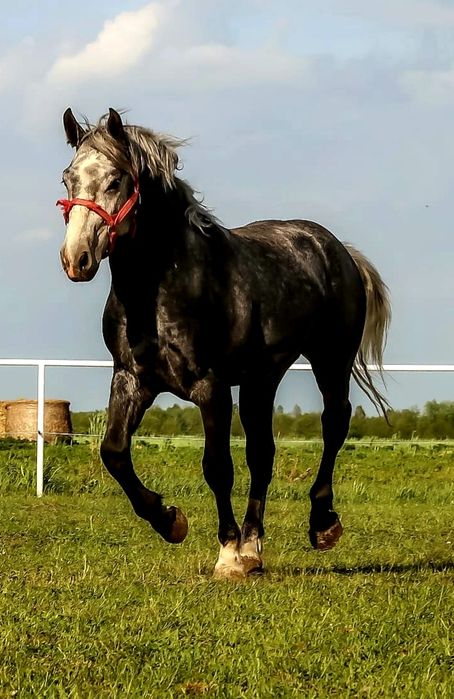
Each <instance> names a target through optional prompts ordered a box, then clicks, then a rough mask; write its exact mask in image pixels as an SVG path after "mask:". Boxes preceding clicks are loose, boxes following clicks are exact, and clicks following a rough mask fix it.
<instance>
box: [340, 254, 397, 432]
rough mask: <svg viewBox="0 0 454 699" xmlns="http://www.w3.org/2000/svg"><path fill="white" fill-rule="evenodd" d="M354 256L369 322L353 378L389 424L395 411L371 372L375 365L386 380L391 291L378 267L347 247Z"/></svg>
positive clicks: (354, 366) (367, 322) (364, 332)
mask: <svg viewBox="0 0 454 699" xmlns="http://www.w3.org/2000/svg"><path fill="white" fill-rule="evenodd" d="M345 247H346V248H347V250H348V252H349V253H350V255H351V256H352V258H353V260H354V262H355V264H356V266H357V267H358V270H359V273H360V275H361V278H362V280H363V284H364V289H365V291H366V301H367V305H366V320H365V323H364V331H363V337H362V340H361V344H360V346H359V350H358V354H357V355H356V359H355V362H354V364H353V370H352V376H353V378H354V380H355V381H356V383H357V384H358V386H359V387H360V388H361V390H362V391H364V393H365V394H366V396H367V397H368V398H369V400H370V401H371V402H372V403H373V404H374V406H375V408H376V409H377V412H379V413H380V412H382V413H383V415H384V417H385V418H386V420H387V421H388V415H387V410H389V409H390V408H391V406H390V404H389V403H388V401H387V399H386V398H385V397H384V396H383V395H382V394H381V393H380V391H379V390H378V389H377V388H376V387H375V386H374V383H373V381H372V377H371V375H370V372H369V370H368V368H367V365H368V364H374V365H375V366H376V367H377V369H378V370H379V372H380V377H381V379H382V381H383V383H384V376H383V351H384V349H385V345H386V338H387V335H388V328H389V324H390V321H391V303H390V300H389V290H388V287H387V286H386V284H385V283H384V281H383V279H382V278H381V277H380V275H379V273H378V271H377V269H376V268H375V267H374V265H373V264H372V263H371V262H370V261H369V260H368V259H367V257H365V256H364V255H363V254H362V253H361V252H359V251H358V250H356V249H355V248H354V247H353V246H352V245H346V246H345Z"/></svg>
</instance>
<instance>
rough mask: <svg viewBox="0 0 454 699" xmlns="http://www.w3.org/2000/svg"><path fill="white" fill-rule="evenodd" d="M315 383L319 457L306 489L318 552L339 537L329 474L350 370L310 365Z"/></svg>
mask: <svg viewBox="0 0 454 699" xmlns="http://www.w3.org/2000/svg"><path fill="white" fill-rule="evenodd" d="M312 368H313V371H314V375H315V378H316V380H317V384H318V386H319V388H320V390H321V392H322V395H323V402H324V410H323V413H322V433H323V444H324V446H323V454H322V459H321V463H320V467H319V471H318V473H317V477H316V479H315V482H314V484H313V486H312V488H311V490H310V498H311V513H310V519H309V525H310V528H309V538H310V541H311V544H312V546H313V547H314V548H315V549H319V550H320V551H326V550H328V549H331V548H333V546H335V544H336V543H337V541H338V539H339V538H340V536H341V534H342V525H341V523H340V521H339V517H338V515H337V513H336V512H335V511H334V510H333V471H334V464H335V460H336V456H337V453H338V451H339V449H340V448H341V447H342V445H343V443H344V441H345V438H346V436H347V434H348V428H349V424H350V416H351V404H350V401H349V400H348V393H349V380H350V373H351V367H350V366H349V367H348V368H347V369H346V368H338V369H337V371H336V369H335V368H334V367H332V366H330V365H329V363H328V362H327V363H325V364H323V365H320V364H316V363H313V364H312Z"/></svg>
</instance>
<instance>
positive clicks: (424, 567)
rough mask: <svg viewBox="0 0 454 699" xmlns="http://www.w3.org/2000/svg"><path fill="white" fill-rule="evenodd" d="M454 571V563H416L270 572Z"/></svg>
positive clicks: (286, 573)
mask: <svg viewBox="0 0 454 699" xmlns="http://www.w3.org/2000/svg"><path fill="white" fill-rule="evenodd" d="M452 570H454V561H452V560H449V561H417V562H414V563H398V564H394V563H370V564H368V565H358V566H351V567H350V566H341V565H332V566H326V567H322V566H301V567H297V566H283V567H282V568H279V569H274V570H269V571H268V572H271V573H278V574H279V575H282V576H288V577H299V576H305V575H310V576H315V577H317V576H325V575H329V574H334V575H345V576H347V577H348V576H350V575H358V574H363V575H372V574H373V573H420V572H431V573H447V572H449V571H452Z"/></svg>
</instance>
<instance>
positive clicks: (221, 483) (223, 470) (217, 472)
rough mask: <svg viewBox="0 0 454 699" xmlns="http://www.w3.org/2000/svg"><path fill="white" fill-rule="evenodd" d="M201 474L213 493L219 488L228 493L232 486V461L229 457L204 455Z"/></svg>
mask: <svg viewBox="0 0 454 699" xmlns="http://www.w3.org/2000/svg"><path fill="white" fill-rule="evenodd" d="M202 468H203V475H204V477H205V480H206V482H207V484H208V486H209V487H210V488H211V490H212V491H213V492H214V493H217V492H219V491H221V490H224V491H225V492H228V493H230V491H231V490H232V488H233V462H232V460H231V459H220V458H214V457H213V456H211V455H209V456H208V455H205V456H204V457H203V460H202Z"/></svg>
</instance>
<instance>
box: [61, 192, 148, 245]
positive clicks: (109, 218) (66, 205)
mask: <svg viewBox="0 0 454 699" xmlns="http://www.w3.org/2000/svg"><path fill="white" fill-rule="evenodd" d="M139 198H140V192H139V180H138V179H137V178H134V191H133V193H132V194H131V196H130V197H129V199H127V200H126V201H125V203H124V204H123V206H122V207H121V209H120V210H119V211H118V213H116V214H113V215H111V214H109V213H107V211H106V210H105V209H103V208H102V206H100V205H99V204H97V203H96V202H95V201H93V200H92V199H78V198H77V197H76V198H75V199H59V200H58V201H57V203H56V206H61V207H62V209H63V218H64V219H65V223H66V224H67V223H68V221H69V214H70V211H71V209H72V208H73V206H85V207H86V208H87V209H90V211H94V212H95V214H98V216H101V218H102V219H104V221H105V222H106V223H107V232H108V234H109V247H108V249H107V253H106V254H107V255H109V254H110V253H111V252H112V250H113V247H114V244H115V239H116V237H117V230H116V229H117V226H118V225H119V224H120V223H121V222H122V221H124V219H125V218H126V217H127V216H128V214H130V213H131V211H132V210H133V209H134V208H135V207H136V205H137V202H138V201H139ZM134 230H135V220H134V222H133V232H134Z"/></svg>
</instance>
